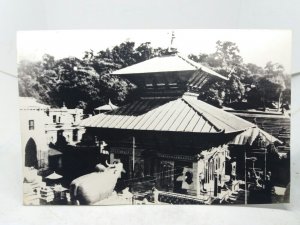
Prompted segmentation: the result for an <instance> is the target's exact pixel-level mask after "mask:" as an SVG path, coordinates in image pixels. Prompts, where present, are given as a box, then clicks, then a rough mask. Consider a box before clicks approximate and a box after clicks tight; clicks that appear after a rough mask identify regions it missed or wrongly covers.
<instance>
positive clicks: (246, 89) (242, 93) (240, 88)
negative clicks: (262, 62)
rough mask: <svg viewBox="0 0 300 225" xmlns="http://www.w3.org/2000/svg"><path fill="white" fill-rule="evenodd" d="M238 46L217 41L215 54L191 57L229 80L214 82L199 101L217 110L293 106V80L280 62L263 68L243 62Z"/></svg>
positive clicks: (205, 88) (209, 83) (214, 80)
mask: <svg viewBox="0 0 300 225" xmlns="http://www.w3.org/2000/svg"><path fill="white" fill-rule="evenodd" d="M239 53H240V51H239V48H238V46H237V45H236V44H235V43H232V42H229V41H226V42H221V41H218V42H217V43H216V52H215V53H213V54H209V55H208V54H199V55H190V56H189V57H190V58H191V59H192V60H194V61H196V62H199V63H201V64H203V65H205V66H208V67H210V68H212V69H213V70H215V71H216V72H218V73H220V74H223V75H225V76H228V77H229V80H228V81H222V80H220V79H211V80H210V81H209V82H208V83H207V85H206V86H205V87H203V89H202V92H201V93H200V96H199V98H200V99H202V100H204V101H206V102H209V103H210V104H213V105H215V106H218V107H222V106H229V107H232V108H234V109H249V108H254V109H257V108H261V109H266V108H267V107H268V108H277V109H279V108H280V107H282V106H283V105H284V107H288V105H290V78H289V76H288V75H287V74H285V71H284V68H283V66H282V65H280V64H278V63H272V62H268V63H267V64H266V66H265V67H264V68H262V67H259V66H257V65H255V64H252V63H248V64H245V63H243V58H242V57H241V56H240V54H239Z"/></svg>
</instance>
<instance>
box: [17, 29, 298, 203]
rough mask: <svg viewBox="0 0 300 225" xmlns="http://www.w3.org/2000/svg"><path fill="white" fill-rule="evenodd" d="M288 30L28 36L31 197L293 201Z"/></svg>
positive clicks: (24, 39) (21, 37) (23, 97)
mask: <svg viewBox="0 0 300 225" xmlns="http://www.w3.org/2000/svg"><path fill="white" fill-rule="evenodd" d="M291 49H292V34H291V31H289V30H242V29H241V30H239V29H157V30H156V29H148V30H125V29H124V30H59V31H58V30H44V31H20V32H18V35H17V50H18V57H17V58H18V62H17V64H18V65H17V66H18V76H19V80H18V83H19V113H20V122H21V125H20V127H21V147H22V149H21V152H22V168H23V180H22V183H23V204H24V205H69V206H72V205H74V206H75V205H176V204H178V205H194V204H195V205H247V204H275V203H288V202H290V177H291V176H290V120H291Z"/></svg>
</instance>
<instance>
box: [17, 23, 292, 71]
mask: <svg viewBox="0 0 300 225" xmlns="http://www.w3.org/2000/svg"><path fill="white" fill-rule="evenodd" d="M172 31H174V32H175V37H176V38H175V41H174V43H175V46H176V47H177V48H178V50H179V52H180V53H181V54H184V55H188V54H190V53H194V54H198V53H207V54H209V53H213V52H214V51H215V49H216V42H217V41H218V40H220V41H232V42H235V43H236V44H237V45H238V47H239V48H240V54H241V56H242V57H243V59H244V62H245V63H255V64H257V65H259V66H262V67H263V66H264V65H265V64H266V63H267V62H268V61H272V62H276V63H280V64H282V65H283V66H284V67H285V69H286V72H287V73H290V72H291V71H290V69H291V64H290V63H291V47H292V46H291V44H292V43H291V41H292V40H291V37H292V34H291V32H290V31H288V30H207V29H205V30H204V29H203V30H70V31H21V32H18V38H17V48H18V61H20V60H22V59H29V60H39V59H41V57H42V55H43V54H45V53H48V54H50V55H53V56H54V57H55V58H56V59H59V58H63V57H68V56H75V57H79V58H82V57H83V55H84V51H86V50H90V49H93V50H94V51H96V52H97V51H99V50H104V49H106V48H112V47H113V46H115V45H118V44H120V43H122V42H124V41H134V42H136V46H138V45H139V44H141V43H143V42H151V44H152V46H153V47H168V46H169V44H170V40H171V33H172Z"/></svg>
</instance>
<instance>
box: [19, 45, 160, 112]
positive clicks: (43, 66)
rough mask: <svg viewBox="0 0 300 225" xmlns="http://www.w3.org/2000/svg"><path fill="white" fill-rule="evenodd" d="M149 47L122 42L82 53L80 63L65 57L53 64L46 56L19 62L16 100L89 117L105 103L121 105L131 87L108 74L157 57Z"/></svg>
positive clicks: (130, 92)
mask: <svg viewBox="0 0 300 225" xmlns="http://www.w3.org/2000/svg"><path fill="white" fill-rule="evenodd" d="M160 51H162V49H153V48H151V46H150V43H143V44H141V45H140V46H138V47H137V48H135V43H134V42H125V43H122V44H120V45H118V46H115V47H114V48H112V49H106V50H103V51H99V52H98V53H94V52H93V51H92V50H90V51H87V52H85V55H84V57H83V58H82V59H78V58H75V57H68V58H63V59H58V60H55V59H54V57H53V56H50V55H48V54H46V55H44V56H43V59H42V60H41V61H38V62H30V61H21V62H20V63H19V67H18V73H19V77H20V81H19V91H20V96H29V97H35V98H36V99H38V100H40V101H42V102H44V103H47V104H50V105H51V106H54V107H61V106H62V105H63V104H65V105H66V106H67V107H68V108H74V107H79V108H83V109H84V110H85V112H87V113H90V112H92V110H93V109H94V108H95V107H98V106H99V105H102V104H106V103H107V102H108V99H109V98H110V100H111V101H112V102H113V103H115V104H122V103H125V102H126V101H128V100H130V98H132V96H133V93H134V90H135V86H134V85H133V84H132V83H130V82H129V81H127V80H124V79H121V78H119V77H118V76H114V75H112V74H111V72H112V71H114V70H116V69H120V68H123V67H126V66H130V65H132V64H135V63H138V62H142V61H144V60H147V59H149V58H151V57H153V56H154V55H155V54H158V53H159V52H160Z"/></svg>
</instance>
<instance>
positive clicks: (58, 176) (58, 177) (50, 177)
mask: <svg viewBox="0 0 300 225" xmlns="http://www.w3.org/2000/svg"><path fill="white" fill-rule="evenodd" d="M62 177H63V176H62V175H59V174H57V173H55V171H54V172H53V173H51V174H50V175H49V176H47V177H46V178H47V179H50V180H58V179H60V178H62Z"/></svg>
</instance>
